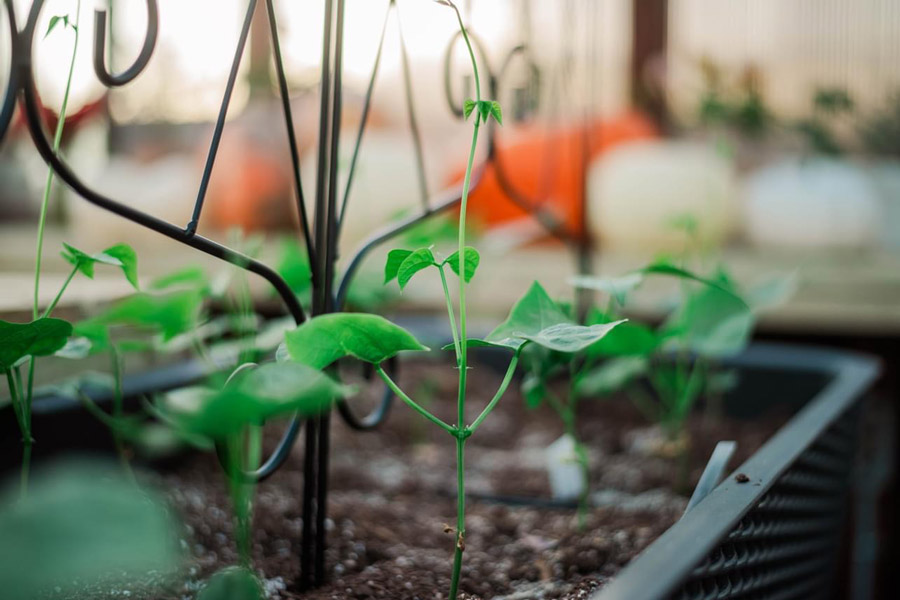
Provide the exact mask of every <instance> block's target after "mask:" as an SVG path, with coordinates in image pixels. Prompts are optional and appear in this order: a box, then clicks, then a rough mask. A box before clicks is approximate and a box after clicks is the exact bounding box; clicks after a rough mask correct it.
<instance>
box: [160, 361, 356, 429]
mask: <svg viewBox="0 0 900 600" xmlns="http://www.w3.org/2000/svg"><path fill="white" fill-rule="evenodd" d="M352 393H353V388H351V387H348V386H344V385H341V384H339V383H337V382H336V381H334V380H333V379H331V378H330V377H329V376H328V375H326V374H325V373H323V372H321V371H318V370H316V369H314V368H312V367H309V366H307V365H303V364H298V363H296V362H282V363H277V362H275V363H267V364H265V365H262V366H260V367H257V368H255V369H246V370H243V371H241V372H240V373H238V374H237V375H236V376H235V377H234V379H232V380H231V381H230V382H229V383H228V384H227V385H226V386H225V387H224V388H223V389H212V388H209V387H190V388H182V389H179V390H177V391H175V392H171V393H170V394H168V396H167V398H166V402H165V409H166V413H167V415H168V417H169V418H170V419H171V420H172V421H173V422H175V423H177V424H178V426H179V428H181V429H183V430H185V431H187V432H189V433H191V434H194V435H203V436H206V437H209V438H213V439H223V438H224V437H226V436H229V435H232V434H235V433H239V432H240V431H242V430H243V428H244V427H246V426H247V425H261V424H263V423H265V422H266V421H267V420H269V419H272V418H275V417H279V416H286V415H290V414H295V413H299V414H300V415H301V416H312V415H316V414H320V413H322V412H325V411H327V410H328V409H330V408H331V405H332V404H333V403H334V401H335V400H337V399H339V398H344V397H346V396H349V395H350V394H352Z"/></svg>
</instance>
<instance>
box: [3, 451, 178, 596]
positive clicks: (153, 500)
mask: <svg viewBox="0 0 900 600" xmlns="http://www.w3.org/2000/svg"><path fill="white" fill-rule="evenodd" d="M172 514H173V513H172V512H171V511H170V510H168V509H167V508H166V506H165V503H164V501H163V499H162V498H160V497H159V496H158V495H157V494H156V493H154V492H153V491H152V490H150V489H141V488H139V487H138V486H137V485H135V483H134V482H132V481H129V480H128V479H127V478H125V477H124V476H123V475H122V472H121V469H120V468H118V467H117V466H115V465H112V464H110V465H106V464H103V463H98V462H83V461H82V462H74V461H72V460H68V461H64V462H60V463H56V464H54V465H53V466H52V467H50V468H47V469H45V470H43V471H42V472H39V473H36V474H35V476H34V478H33V480H32V482H31V484H30V485H29V489H28V501H27V502H21V501H20V498H19V490H18V488H17V487H16V488H13V487H10V488H8V489H7V490H6V492H5V494H4V495H3V497H2V499H0V531H2V532H3V535H0V581H2V582H3V592H2V593H3V597H4V598H10V599H13V598H42V597H45V595H47V594H48V592H49V595H58V596H61V597H78V596H82V595H84V594H85V590H86V589H98V588H96V587H95V586H98V585H99V584H101V580H102V586H103V587H104V589H116V588H118V589H122V588H121V587H120V585H121V584H125V583H128V582H127V581H126V580H125V578H127V577H128V576H129V575H130V576H133V577H135V578H138V577H142V576H143V577H146V573H147V572H149V571H158V576H160V578H166V577H168V576H170V575H171V574H174V571H175V570H176V569H177V565H178V558H179V556H178V550H177V543H178V536H179V534H178V532H177V529H176V524H175V523H174V521H173V517H172ZM111 579H112V580H115V581H111ZM54 588H57V589H56V591H55V594H54ZM88 595H89V596H91V595H93V594H92V593H90V592H88Z"/></svg>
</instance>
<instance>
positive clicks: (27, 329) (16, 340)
mask: <svg viewBox="0 0 900 600" xmlns="http://www.w3.org/2000/svg"><path fill="white" fill-rule="evenodd" d="M70 335H72V324H71V323H69V322H68V321H64V320H62V319H53V318H49V317H45V318H41V319H37V320H35V321H32V322H30V323H9V322H7V321H0V369H3V370H6V369H11V368H12V367H13V365H15V364H16V363H17V362H19V361H20V360H21V359H22V358H24V357H26V356H48V355H50V354H53V353H54V352H56V351H57V350H59V349H60V348H62V347H63V346H65V345H66V340H68V339H69V336H70Z"/></svg>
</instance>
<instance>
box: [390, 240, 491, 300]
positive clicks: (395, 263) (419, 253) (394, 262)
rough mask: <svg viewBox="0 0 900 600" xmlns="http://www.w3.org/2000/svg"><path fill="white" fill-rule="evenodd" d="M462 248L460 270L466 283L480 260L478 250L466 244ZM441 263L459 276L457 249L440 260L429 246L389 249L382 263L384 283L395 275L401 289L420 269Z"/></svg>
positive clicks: (470, 278)
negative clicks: (410, 248) (385, 259)
mask: <svg viewBox="0 0 900 600" xmlns="http://www.w3.org/2000/svg"><path fill="white" fill-rule="evenodd" d="M463 250H464V252H463V254H464V258H463V265H462V271H463V277H464V279H465V280H466V283H468V282H469V281H471V280H472V277H473V276H474V275H475V270H476V269H477V268H478V264H479V263H480V262H481V256H480V255H479V254H478V251H477V250H476V249H475V248H472V247H471V246H466V247H465V248H464V249H463ZM443 265H448V266H449V267H450V269H451V270H452V271H453V272H454V273H456V275H457V276H459V273H460V267H459V250H457V251H456V252H454V253H453V254H451V255H450V256H448V257H447V258H446V259H444V260H443V261H442V262H438V261H437V259H436V258H435V256H434V253H433V252H432V251H431V248H419V249H418V250H402V249H395V250H391V251H390V252H388V257H387V261H386V262H385V265H384V283H390V281H391V280H393V279H394V278H395V277H396V278H397V283H398V284H399V285H400V289H401V290H402V289H403V288H405V287H406V284H407V283H409V281H410V279H412V277H413V275H415V274H416V273H418V272H419V271H421V270H422V269H427V268H428V267H431V266H435V267H438V268H440V267H442V266H443Z"/></svg>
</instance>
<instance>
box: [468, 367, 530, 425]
mask: <svg viewBox="0 0 900 600" xmlns="http://www.w3.org/2000/svg"><path fill="white" fill-rule="evenodd" d="M518 364H519V353H518V352H516V353H515V354H514V355H513V357H512V360H511V361H510V362H509V367H507V369H506V375H505V376H504V377H503V381H502V382H500V387H499V388H497V393H496V394H494V397H493V398H491V401H490V402H488V405H487V406H485V407H484V410H483V411H481V414H480V415H478V418H477V419H475V420H474V421H473V422H472V424H471V425H469V426H468V427H467V428H466V430H467V431H468V432H469V433H470V434H472V433H475V430H476V429H478V426H479V425H481V422H482V421H484V420H485V419H486V418H487V416H488V415H489V414H491V411H492V410H494V407H495V406H497V403H498V402H499V401H500V398H502V397H503V394H504V393H506V388H508V387H509V384H510V382H511V381H512V378H513V374H514V373H515V372H516V365H518Z"/></svg>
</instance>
